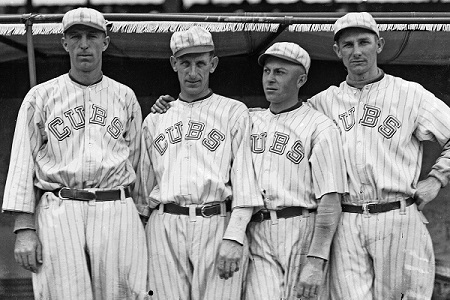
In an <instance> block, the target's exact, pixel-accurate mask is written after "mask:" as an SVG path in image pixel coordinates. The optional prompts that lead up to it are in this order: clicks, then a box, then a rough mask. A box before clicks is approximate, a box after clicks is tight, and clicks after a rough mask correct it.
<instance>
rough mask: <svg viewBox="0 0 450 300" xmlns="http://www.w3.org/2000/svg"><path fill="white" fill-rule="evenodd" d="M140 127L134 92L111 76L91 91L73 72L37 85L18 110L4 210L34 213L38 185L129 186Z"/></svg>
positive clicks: (136, 154)
mask: <svg viewBox="0 0 450 300" xmlns="http://www.w3.org/2000/svg"><path fill="white" fill-rule="evenodd" d="M27 120H32V121H30V122H28V121H27ZM141 123H142V115H141V109H140V106H139V103H138V102H137V99H136V96H135V95H134V92H133V91H132V90H131V89H130V88H129V87H127V86H125V85H122V84H120V83H118V82H116V81H114V80H112V79H110V78H108V77H107V76H103V79H102V80H101V81H100V82H99V83H97V84H93V85H91V86H88V87H86V86H83V85H80V84H78V83H76V82H74V81H72V80H71V79H70V78H69V75H68V74H65V75H61V76H59V77H57V78H55V79H52V80H50V81H47V82H45V83H42V84H40V85H37V86H35V87H34V88H32V89H31V90H30V91H29V92H28V94H27V95H26V97H25V99H24V101H23V104H22V106H21V108H20V111H19V116H18V119H17V124H16V131H15V133H14V141H13V146H12V150H11V162H10V166H9V173H8V178H7V181H6V186H5V194H4V197H3V210H10V211H23V212H30V213H32V212H34V208H35V202H36V201H35V194H34V191H33V186H36V187H38V188H39V189H42V190H55V189H57V188H59V187H61V186H68V187H71V188H106V189H108V188H115V187H118V186H128V185H130V184H131V183H133V182H134V180H135V171H134V168H135V167H137V164H138V161H139V152H140V150H139V149H140V128H141ZM34 162H35V163H34Z"/></svg>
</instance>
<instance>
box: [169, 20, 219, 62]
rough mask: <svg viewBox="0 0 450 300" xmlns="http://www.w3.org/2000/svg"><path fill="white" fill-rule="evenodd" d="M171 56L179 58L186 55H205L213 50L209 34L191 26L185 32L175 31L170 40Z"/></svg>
mask: <svg viewBox="0 0 450 300" xmlns="http://www.w3.org/2000/svg"><path fill="white" fill-rule="evenodd" d="M170 49H171V50H172V53H173V56H175V57H179V56H181V55H184V54H187V53H205V52H210V51H213V50H214V43H213V39H212V35H211V33H210V32H209V31H208V30H206V29H204V28H202V27H199V26H192V27H191V28H189V29H188V30H185V31H177V32H174V33H173V34H172V37H171V39H170Z"/></svg>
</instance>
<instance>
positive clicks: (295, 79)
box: [262, 56, 307, 111]
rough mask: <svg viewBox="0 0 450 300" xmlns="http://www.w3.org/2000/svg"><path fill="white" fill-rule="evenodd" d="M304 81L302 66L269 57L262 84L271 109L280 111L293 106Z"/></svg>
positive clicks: (305, 77) (265, 65)
mask: <svg viewBox="0 0 450 300" xmlns="http://www.w3.org/2000/svg"><path fill="white" fill-rule="evenodd" d="M306 79H307V75H306V74H305V69H304V68H303V67H302V66H300V65H297V64H294V63H290V62H288V61H286V60H284V59H279V58H276V57H270V56H269V57H268V58H267V59H266V61H265V64H264V69H263V76H262V84H263V88H264V94H265V95H266V99H267V101H269V102H270V104H271V108H272V109H273V108H274V107H279V108H280V111H281V110H283V109H287V108H289V107H292V106H293V105H295V104H296V103H297V102H298V91H299V89H300V87H301V86H302V85H303V84H304V83H305V82H306Z"/></svg>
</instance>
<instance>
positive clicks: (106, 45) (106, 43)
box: [103, 35, 110, 51]
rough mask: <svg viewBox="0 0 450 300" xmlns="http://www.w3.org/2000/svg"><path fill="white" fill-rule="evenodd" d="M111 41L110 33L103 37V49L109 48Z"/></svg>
mask: <svg viewBox="0 0 450 300" xmlns="http://www.w3.org/2000/svg"><path fill="white" fill-rule="evenodd" d="M109 41H110V38H109V35H107V36H105V38H104V39H103V51H105V50H106V49H108V46H109Z"/></svg>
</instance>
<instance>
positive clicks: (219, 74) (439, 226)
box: [0, 45, 450, 299]
mask: <svg viewBox="0 0 450 300" xmlns="http://www.w3.org/2000/svg"><path fill="white" fill-rule="evenodd" d="M330 47H331V45H330ZM387 47H389V45H387ZM256 60H257V56H255V55H253V56H244V55H243V56H231V57H223V58H221V59H220V61H219V66H218V68H217V70H216V72H215V73H214V74H212V76H211V83H210V86H211V87H212V89H213V91H214V92H216V93H219V94H222V95H225V96H228V97H231V98H235V99H238V100H240V101H242V102H244V103H245V104H246V105H247V106H249V107H257V106H259V107H267V106H268V103H267V102H266V101H265V100H264V94H263V91H262V86H261V75H262V69H261V67H260V66H259V65H258V64H257V61H256ZM36 67H37V82H38V83H41V82H44V81H46V80H48V79H50V78H53V77H56V76H58V75H60V74H63V73H66V72H67V71H68V70H69V67H70V64H69V59H68V56H67V57H50V58H38V59H37V62H36ZM381 68H382V69H383V70H384V71H385V72H386V73H390V74H392V75H396V76H400V77H403V78H405V79H407V80H413V81H417V82H419V83H421V84H422V85H423V86H424V87H425V88H427V89H428V90H430V91H431V92H433V93H434V94H435V95H436V96H437V97H439V98H440V99H442V100H444V101H445V102H446V103H447V105H450V65H441V66H429V65H428V66H424V65H381ZM103 71H104V74H105V75H107V76H110V77H112V78H113V79H116V80H117V81H119V82H122V83H124V84H126V85H128V86H130V87H131V88H132V89H133V90H134V91H135V93H136V95H137V97H138V99H139V102H140V104H141V107H142V112H143V116H144V117H145V116H146V115H147V114H148V113H149V110H150V107H151V105H152V104H153V103H154V101H155V100H156V98H157V97H158V96H159V95H161V94H170V95H172V96H175V97H176V96H177V94H178V93H179V87H178V81H177V77H176V74H175V73H174V72H173V71H172V69H171V68H170V64H169V60H168V59H131V58H116V57H111V56H108V55H107V54H106V55H105V56H104V61H103ZM345 75H346V71H345V69H344V67H343V65H342V64H341V63H340V62H336V61H320V60H313V61H312V65H311V69H310V74H309V78H308V81H307V83H306V85H305V86H304V87H303V88H302V89H301V91H300V97H301V98H302V99H306V98H308V97H309V96H311V95H314V94H315V93H317V92H319V91H321V90H323V89H325V88H327V87H328V86H330V85H332V84H334V85H337V84H339V83H340V82H341V81H342V80H344V78H345ZM28 90H29V77H28V65H27V61H26V59H21V60H16V61H10V62H4V63H0V103H1V104H2V109H1V112H0V116H1V126H0V132H1V135H0V136H1V143H0V197H1V198H0V199H1V200H0V201H2V197H3V189H4V184H5V180H6V174H7V169H8V164H9V157H10V150H11V143H12V137H13V133H14V127H15V120H16V116H17V112H18V109H19V107H20V104H21V102H22V99H23V97H24V96H25V94H26V93H27V91H28ZM424 153H425V154H424V163H423V173H424V174H425V175H426V174H427V173H428V171H429V170H430V167H431V165H432V163H433V162H434V161H435V159H436V158H437V157H438V156H439V154H440V148H439V147H438V146H436V145H434V144H430V143H427V144H426V147H425V151H424ZM449 196H450V188H449V187H447V188H444V189H443V190H441V192H440V193H439V195H438V198H437V199H435V200H434V201H433V202H432V203H430V204H429V205H427V206H426V209H425V211H424V213H425V215H426V217H427V218H428V219H429V221H430V224H429V225H428V229H429V230H430V232H431V235H432V239H433V243H434V247H435V253H436V256H437V257H442V258H445V259H446V260H447V261H450V218H449V216H450V202H449ZM0 204H1V202H0ZM12 224H13V219H12V217H11V216H9V215H7V214H1V215H0V237H1V240H0V296H2V295H6V294H15V295H22V296H21V297H19V298H17V299H28V298H26V295H29V292H30V286H29V284H28V285H26V284H25V285H21V286H20V287H16V285H11V284H10V283H11V281H14V282H16V283H17V282H18V280H19V281H20V280H23V281H24V282H29V278H30V273H29V272H27V271H25V270H23V269H21V268H19V267H18V266H17V265H16V263H15V261H14V257H13V248H14V238H15V237H14V234H13V233H12ZM14 289H19V290H14ZM0 298H2V297H0ZM2 299H7V298H2ZM11 299H16V298H11Z"/></svg>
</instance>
